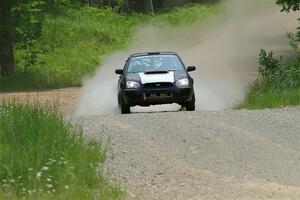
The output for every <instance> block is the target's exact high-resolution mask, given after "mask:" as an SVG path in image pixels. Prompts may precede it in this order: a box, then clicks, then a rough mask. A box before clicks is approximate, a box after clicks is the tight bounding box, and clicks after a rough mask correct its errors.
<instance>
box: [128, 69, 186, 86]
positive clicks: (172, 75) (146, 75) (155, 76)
mask: <svg viewBox="0 0 300 200" xmlns="http://www.w3.org/2000/svg"><path fill="white" fill-rule="evenodd" d="M187 76H188V75H187V72H186V71H184V70H182V71H163V72H140V73H129V74H127V75H126V80H127V81H137V82H140V83H142V84H146V83H158V82H159V83H166V82H167V83H174V82H176V81H177V80H179V79H183V78H187Z"/></svg>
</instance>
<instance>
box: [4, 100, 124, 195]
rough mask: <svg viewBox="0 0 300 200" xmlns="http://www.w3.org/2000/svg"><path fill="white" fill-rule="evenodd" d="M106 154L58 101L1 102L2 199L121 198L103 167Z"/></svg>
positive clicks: (120, 193) (119, 192)
mask: <svg viewBox="0 0 300 200" xmlns="http://www.w3.org/2000/svg"><path fill="white" fill-rule="evenodd" d="M104 159H105V153H104V151H103V149H102V148H101V146H100V145H99V143H97V142H96V141H93V140H89V141H87V140H85V139H84V138H83V135H82V130H81V129H80V127H74V126H73V125H71V124H70V123H67V122H65V121H64V119H63V117H62V116H61V115H60V114H58V112H57V111H56V108H55V107H53V106H49V107H48V108H42V107H41V106H40V105H38V104H34V105H19V104H17V103H15V102H13V101H12V102H6V103H5V102H4V103H2V104H1V105H0V199H42V200H43V199H105V200H106V199H118V198H119V197H120V196H121V195H122V192H121V191H120V190H119V189H118V188H117V187H113V186H110V185H109V184H108V183H107V182H106V180H105V179H104V178H103V177H102V176H101V174H100V172H99V170H98V169H99V165H100V164H101V163H102V162H103V161H104Z"/></svg>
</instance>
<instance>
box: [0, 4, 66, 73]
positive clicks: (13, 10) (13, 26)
mask: <svg viewBox="0 0 300 200" xmlns="http://www.w3.org/2000/svg"><path fill="white" fill-rule="evenodd" d="M60 1H64V0H60ZM52 2H53V1H51V0H0V67H1V74H2V75H9V74H12V73H13V72H14V69H15V60H14V51H13V49H14V45H15V44H16V43H20V44H22V46H23V48H24V49H26V50H28V55H30V56H29V57H30V59H29V62H31V60H32V55H34V53H32V52H31V49H32V46H34V45H33V41H35V39H36V38H37V37H38V36H39V35H40V34H41V30H42V21H43V15H41V11H42V9H43V8H47V5H46V3H48V4H54V3H52ZM55 2H56V1H55ZM30 48H31V49H30Z"/></svg>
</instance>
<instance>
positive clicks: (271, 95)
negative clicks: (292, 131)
mask: <svg viewBox="0 0 300 200" xmlns="http://www.w3.org/2000/svg"><path fill="white" fill-rule="evenodd" d="M297 105H300V88H294V89H284V90H279V89H277V90H276V89H270V88H269V87H263V86H261V87H259V88H251V89H250V91H249V92H248V93H247V94H246V97H245V99H244V101H243V103H242V104H240V105H238V106H237V108H247V109H264V108H279V107H282V106H297Z"/></svg>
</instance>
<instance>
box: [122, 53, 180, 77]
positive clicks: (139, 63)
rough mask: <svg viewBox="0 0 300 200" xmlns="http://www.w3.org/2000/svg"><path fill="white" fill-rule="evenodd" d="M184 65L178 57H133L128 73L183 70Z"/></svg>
mask: <svg viewBox="0 0 300 200" xmlns="http://www.w3.org/2000/svg"><path fill="white" fill-rule="evenodd" d="M183 69H184V68H183V65H182V63H181V61H180V60H179V58H178V57H177V56H176V55H148V56H138V57H133V58H132V59H131V60H130V63H129V65H128V67H127V72H128V73H139V72H145V71H175V70H183Z"/></svg>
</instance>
